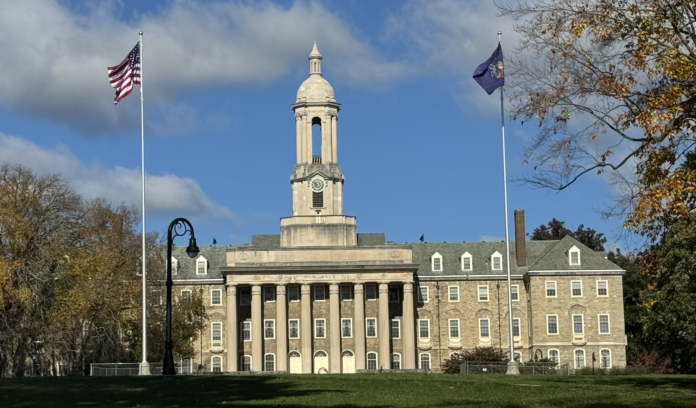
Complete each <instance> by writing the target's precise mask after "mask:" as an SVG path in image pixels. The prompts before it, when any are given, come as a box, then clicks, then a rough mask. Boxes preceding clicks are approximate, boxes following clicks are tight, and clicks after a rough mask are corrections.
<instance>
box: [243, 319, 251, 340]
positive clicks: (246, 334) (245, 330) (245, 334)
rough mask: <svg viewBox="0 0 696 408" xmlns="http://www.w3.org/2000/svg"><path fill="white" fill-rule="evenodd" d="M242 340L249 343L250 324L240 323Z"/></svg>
mask: <svg viewBox="0 0 696 408" xmlns="http://www.w3.org/2000/svg"><path fill="white" fill-rule="evenodd" d="M242 340H244V341H251V322H242Z"/></svg>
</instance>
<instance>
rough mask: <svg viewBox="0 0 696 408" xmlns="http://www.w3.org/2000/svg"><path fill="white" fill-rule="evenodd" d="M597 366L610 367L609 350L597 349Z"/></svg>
mask: <svg viewBox="0 0 696 408" xmlns="http://www.w3.org/2000/svg"><path fill="white" fill-rule="evenodd" d="M599 366H600V367H602V368H611V350H609V349H602V350H599Z"/></svg>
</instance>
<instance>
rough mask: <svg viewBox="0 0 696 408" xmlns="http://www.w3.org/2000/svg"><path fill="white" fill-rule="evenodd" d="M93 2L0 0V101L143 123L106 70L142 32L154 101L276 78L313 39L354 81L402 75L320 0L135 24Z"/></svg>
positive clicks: (87, 126)
mask: <svg viewBox="0 0 696 408" xmlns="http://www.w3.org/2000/svg"><path fill="white" fill-rule="evenodd" d="M96 4H98V5H94V6H90V7H86V8H85V9H86V12H84V13H78V12H76V11H75V10H71V9H69V8H68V7H67V6H65V5H63V4H62V3H61V2H59V1H58V0H22V1H16V0H0V9H1V10H2V13H0V55H3V58H2V59H0V72H2V73H3V75H2V76H0V104H2V105H5V106H7V107H9V108H10V109H12V110H14V111H17V112H20V113H22V114H24V115H27V116H30V117H42V118H48V119H50V120H52V121H55V122H58V123H64V124H67V125H68V126H70V127H72V128H74V129H78V130H80V131H82V132H84V133H87V134H98V133H103V132H109V131H114V130H115V129H123V127H124V124H125V125H127V126H130V127H133V128H136V127H137V126H138V125H139V117H138V116H139V112H138V107H137V103H135V102H134V101H130V100H128V99H127V100H125V101H122V102H121V104H120V106H117V107H114V106H113V103H112V98H113V90H112V88H110V87H109V84H108V82H107V79H106V78H107V77H106V67H107V66H110V65H115V64H117V63H119V62H120V61H121V60H122V59H123V58H124V57H125V56H126V54H127V53H128V51H129V50H130V49H131V48H132V47H133V46H134V45H135V44H136V42H137V40H138V32H139V31H141V30H142V31H144V32H145V35H144V43H143V84H144V87H145V88H144V91H145V99H146V101H147V102H146V103H148V104H150V105H149V106H152V105H151V104H152V103H153V102H154V103H155V104H161V103H166V102H168V101H170V100H172V99H173V98H175V97H176V96H178V95H180V94H181V93H182V92H184V91H187V90H191V89H193V88H196V89H200V88H210V87H219V86H229V85H233V84H242V83H244V84H249V83H256V84H266V83H269V82H271V81H273V80H274V79H276V78H278V77H280V76H282V75H284V74H286V73H288V72H289V70H290V69H291V68H292V67H293V66H296V65H297V64H298V63H302V62H306V60H305V59H304V58H305V56H306V55H308V54H309V52H310V50H311V44H312V41H313V40H317V41H318V44H319V46H320V47H319V48H320V50H324V51H323V52H324V53H325V54H324V56H325V58H326V65H327V67H330V68H331V70H332V73H333V75H336V76H340V77H342V78H343V79H344V80H345V81H346V82H348V83H351V84H354V85H358V86H360V85H368V84H371V83H376V82H380V81H383V80H387V79H393V78H396V77H399V76H401V75H404V73H405V70H404V68H403V66H402V65H401V64H398V63H390V62H387V61H386V60H384V59H383V58H382V57H381V56H380V54H379V53H377V52H376V51H375V50H374V49H373V48H372V47H371V46H370V45H369V44H368V43H367V42H366V41H363V40H361V39H360V38H358V36H357V35H356V33H354V32H353V30H352V29H351V27H350V26H349V25H348V24H346V23H345V22H344V21H342V20H341V19H340V18H339V17H338V16H337V15H335V14H333V13H332V12H330V11H328V10H327V9H326V8H324V6H323V5H321V4H319V3H315V2H305V1H297V2H295V3H294V4H292V5H290V6H286V5H278V4H274V3H271V2H268V1H261V2H253V3H251V2H243V1H241V0H240V1H230V2H220V1H212V2H210V1H205V2H204V1H202V0H174V1H172V2H171V3H170V4H168V5H167V6H164V7H162V8H161V9H158V11H157V12H154V13H149V14H144V15H140V16H135V18H134V19H133V22H124V21H121V20H119V19H118V17H117V14H118V13H117V11H119V7H121V6H120V3H118V2H117V1H115V0H113V1H105V2H99V3H96ZM136 92H137V91H136ZM134 94H135V92H134ZM129 98H130V99H137V96H135V95H131V96H130V97H129ZM180 109H185V110H190V108H185V107H182V106H178V107H173V108H167V109H163V112H162V113H161V115H160V116H161V120H160V121H159V122H160V123H161V122H164V121H166V120H167V118H168V117H170V116H172V115H177V114H178V111H179V110H180ZM156 112H157V111H155V113H156ZM186 118H193V119H192V120H195V115H193V116H192V115H190V113H188V114H187V116H186ZM155 122H157V121H156V120H155ZM151 126H153V127H154V128H155V130H156V129H158V128H159V129H160V130H161V131H162V132H165V131H168V130H167V129H168V127H162V126H159V125H158V123H152V124H151Z"/></svg>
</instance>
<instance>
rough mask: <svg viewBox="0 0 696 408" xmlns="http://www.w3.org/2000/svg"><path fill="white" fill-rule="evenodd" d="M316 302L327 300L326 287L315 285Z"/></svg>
mask: <svg viewBox="0 0 696 408" xmlns="http://www.w3.org/2000/svg"><path fill="white" fill-rule="evenodd" d="M314 300H316V301H319V302H323V301H325V300H326V286H324V285H314Z"/></svg>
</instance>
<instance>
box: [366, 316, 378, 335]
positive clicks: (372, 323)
mask: <svg viewBox="0 0 696 408" xmlns="http://www.w3.org/2000/svg"><path fill="white" fill-rule="evenodd" d="M365 336H366V337H377V319H376V318H374V317H368V318H367V319H365Z"/></svg>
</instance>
